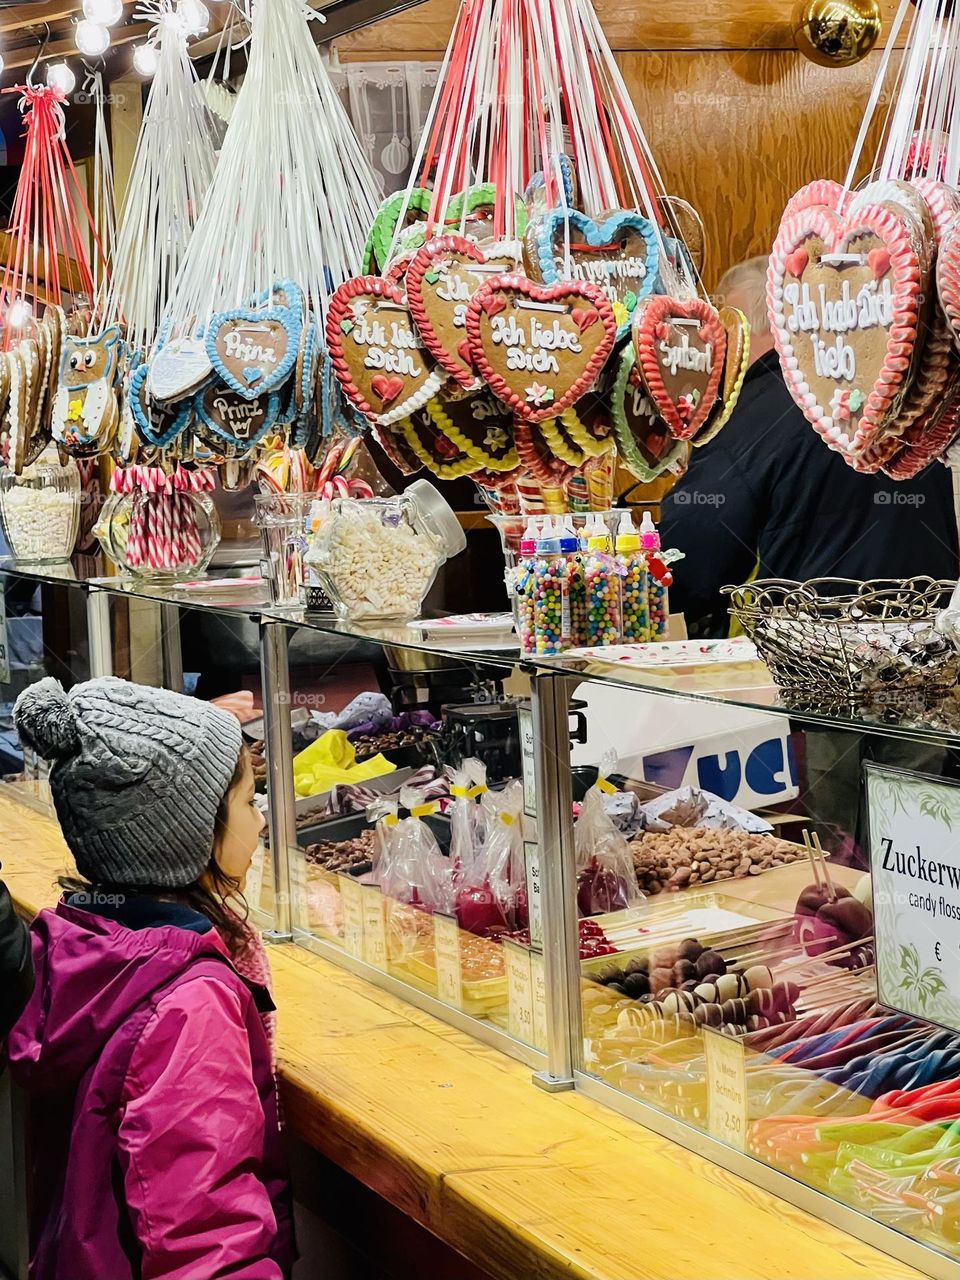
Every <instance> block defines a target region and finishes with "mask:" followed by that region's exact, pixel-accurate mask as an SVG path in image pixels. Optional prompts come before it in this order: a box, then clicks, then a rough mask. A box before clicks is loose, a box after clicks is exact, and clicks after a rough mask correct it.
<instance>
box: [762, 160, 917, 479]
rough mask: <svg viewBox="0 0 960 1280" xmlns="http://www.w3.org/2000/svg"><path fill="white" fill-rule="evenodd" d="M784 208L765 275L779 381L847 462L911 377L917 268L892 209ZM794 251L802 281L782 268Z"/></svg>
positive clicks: (880, 424)
mask: <svg viewBox="0 0 960 1280" xmlns="http://www.w3.org/2000/svg"><path fill="white" fill-rule="evenodd" d="M819 185H822V184H813V190H814V198H815V197H816V195H817V194H818V193H819ZM788 207H789V208H790V209H791V210H792V212H790V213H789V214H788V215H787V216H786V217H785V218H784V219H783V221H782V222H781V224H780V230H779V233H778V235H777V238H776V241H775V243H774V246H773V251H772V253H771V255H770V266H769V270H768V273H767V304H768V308H769V311H770V321H771V327H772V329H773V337H774V342H775V343H776V347H777V351H778V352H779V355H780V364H781V367H782V369H783V376H784V380H785V381H786V384H787V387H788V388H789V389H790V392H791V394H792V395H793V398H794V399H795V400H796V402H797V404H798V405H799V406H800V408H801V409H802V410H803V412H804V415H805V416H806V418H807V420H808V421H809V422H810V423H811V424H812V425H813V427H814V429H815V430H816V431H817V432H819V434H820V435H821V436H823V438H824V439H825V440H826V442H827V443H828V444H829V445H830V447H831V448H833V449H836V450H838V451H839V452H841V453H844V454H848V455H851V456H856V455H857V454H859V453H861V452H862V451H863V450H864V449H865V448H866V447H867V445H868V444H870V442H871V441H872V440H873V439H874V438H875V437H876V435H877V434H878V432H880V431H881V430H884V429H886V427H887V425H888V422H889V420H890V419H891V418H892V417H893V415H894V414H895V413H896V411H897V408H898V406H899V403H900V399H901V397H902V393H903V391H904V388H905V386H906V385H907V379H908V378H909V376H910V373H911V368H912V361H913V357H914V345H915V342H916V337H917V323H918V315H919V306H920V300H919V299H920V293H921V281H922V271H921V265H920V260H919V257H918V253H917V250H916V248H915V247H914V244H913V241H912V238H911V234H910V231H909V229H908V227H907V225H906V223H905V221H904V217H903V216H901V215H899V214H898V213H897V212H896V211H895V210H894V209H892V208H889V207H887V206H884V205H878V204H864V205H862V206H861V207H860V208H858V209H857V210H856V211H855V212H854V211H853V210H850V211H848V212H846V213H843V214H838V213H837V212H836V211H835V210H834V209H833V208H829V207H827V206H825V205H820V204H813V205H809V206H805V205H804V204H803V203H802V202H800V201H798V199H797V197H795V198H794V200H793V201H791V202H790V205H789V206H788ZM801 248H802V249H804V250H805V251H806V253H807V255H808V264H807V266H806V267H805V269H804V271H803V276H802V278H800V277H798V276H796V275H794V274H792V272H791V270H790V266H789V265H788V261H790V260H792V256H793V255H794V254H795V253H796V251H797V250H798V249H801ZM876 250H882V251H883V252H885V253H887V254H889V263H888V265H887V269H886V271H885V272H884V274H882V275H880V276H879V277H878V276H877V275H876V274H875V272H874V267H873V266H871V262H870V255H871V254H872V253H874V252H875V251H876ZM874 263H876V264H878V265H882V264H881V263H879V261H878V259H877V258H876V257H874Z"/></svg>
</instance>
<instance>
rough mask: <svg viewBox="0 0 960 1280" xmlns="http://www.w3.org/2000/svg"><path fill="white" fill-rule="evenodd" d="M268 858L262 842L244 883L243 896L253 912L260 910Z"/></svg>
mask: <svg viewBox="0 0 960 1280" xmlns="http://www.w3.org/2000/svg"><path fill="white" fill-rule="evenodd" d="M266 857H267V852H266V850H265V849H264V847H263V841H261V842H260V843H259V844H258V845H257V847H256V850H255V851H254V854H253V857H252V858H251V860H250V866H249V867H247V875H246V879H245V880H244V882H243V896H244V898H246V900H247V906H248V907H249V908H250V910H251V911H259V910H260V896H261V894H262V893H263V864H264V862H265V861H266Z"/></svg>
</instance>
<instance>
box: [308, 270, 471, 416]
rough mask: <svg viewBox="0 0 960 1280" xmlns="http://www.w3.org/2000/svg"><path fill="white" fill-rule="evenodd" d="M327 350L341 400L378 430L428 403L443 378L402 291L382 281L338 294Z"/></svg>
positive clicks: (360, 281) (365, 279) (361, 280)
mask: <svg viewBox="0 0 960 1280" xmlns="http://www.w3.org/2000/svg"><path fill="white" fill-rule="evenodd" d="M327 349H328V351H329V352H330V359H331V362H332V365H333V370H334V373H335V374H336V377H337V381H338V382H339V383H340V386H341V387H342V388H343V393H344V395H345V396H346V397H347V399H348V400H349V401H350V402H351V403H352V404H353V405H355V406H356V408H357V409H359V411H360V412H361V413H362V414H363V415H364V417H365V418H369V420H370V421H371V422H373V423H376V424H377V425H378V426H382V427H385V426H389V425H390V424H391V423H394V422H399V421H401V420H402V419H403V418H406V417H409V416H410V414H411V413H413V412H414V411H415V410H416V409H419V408H420V407H421V406H422V405H424V404H426V402H427V401H428V400H429V399H430V398H431V396H434V395H436V393H437V391H438V390H439V389H440V387H441V386H442V385H443V382H444V380H445V377H446V374H445V372H444V371H442V370H439V369H437V368H435V367H434V365H433V362H432V361H431V359H430V357H429V355H428V354H427V352H426V351H425V350H424V348H423V344H422V342H421V339H420V336H419V334H418V333H417V330H416V328H415V327H414V324H413V320H412V318H411V315H410V311H409V309H408V307H407V305H406V302H405V301H404V297H403V294H402V292H401V291H400V289H399V288H398V287H397V286H396V285H395V284H393V283H392V282H391V281H389V280H384V279H382V278H381V277H380V276H359V277H357V278H356V279H354V280H347V281H346V282H345V283H344V284H342V285H341V286H340V287H339V289H337V290H336V292H335V293H334V295H333V297H332V298H331V299H330V306H329V308H328V310H327Z"/></svg>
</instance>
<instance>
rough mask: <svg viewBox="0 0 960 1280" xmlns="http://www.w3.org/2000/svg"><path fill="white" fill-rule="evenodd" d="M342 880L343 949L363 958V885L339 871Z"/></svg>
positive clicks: (351, 954) (357, 957) (350, 954)
mask: <svg viewBox="0 0 960 1280" xmlns="http://www.w3.org/2000/svg"><path fill="white" fill-rule="evenodd" d="M337 879H338V881H339V882H340V910H341V911H342V913H343V949H344V951H345V952H346V953H347V955H348V956H355V957H356V959H358V960H362V959H363V886H362V885H361V884H360V881H359V880H356V879H354V877H353V876H350V875H347V874H346V872H344V871H340V872H338V873H337Z"/></svg>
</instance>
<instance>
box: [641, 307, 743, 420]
mask: <svg viewBox="0 0 960 1280" xmlns="http://www.w3.org/2000/svg"><path fill="white" fill-rule="evenodd" d="M633 345H634V351H635V352H636V357H637V369H638V371H639V373H640V378H641V381H642V382H643V385H644V387H645V388H646V391H647V394H648V395H649V396H650V399H651V400H652V402H653V407H654V409H655V410H656V412H657V415H658V416H659V417H660V418H662V419H663V421H664V422H665V423H666V424H667V427H668V428H669V429H670V433H671V434H672V435H673V436H674V437H675V438H676V439H677V440H690V439H692V438H693V436H695V435H696V434H697V432H698V431H699V430H700V428H701V427H702V426H703V424H704V423H705V422H706V421H707V419H708V418H709V416H710V414H711V413H712V412H713V410H714V406H715V404H716V399H717V393H718V391H719V388H720V379H721V377H722V376H723V365H724V359H725V357H726V351H727V335H726V332H725V331H724V328H723V325H722V324H721V323H720V317H719V316H718V315H717V312H716V310H715V309H714V308H713V307H712V306H711V305H710V303H709V302H704V301H703V299H702V298H687V299H680V298H669V297H664V296H658V297H656V298H650V299H648V300H647V301H646V302H645V303H644V304H643V305H642V307H638V308H637V311H636V314H635V316H634V322H633Z"/></svg>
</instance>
